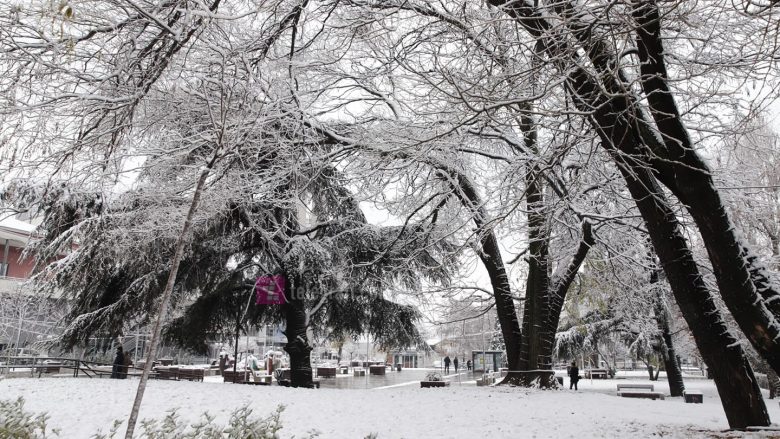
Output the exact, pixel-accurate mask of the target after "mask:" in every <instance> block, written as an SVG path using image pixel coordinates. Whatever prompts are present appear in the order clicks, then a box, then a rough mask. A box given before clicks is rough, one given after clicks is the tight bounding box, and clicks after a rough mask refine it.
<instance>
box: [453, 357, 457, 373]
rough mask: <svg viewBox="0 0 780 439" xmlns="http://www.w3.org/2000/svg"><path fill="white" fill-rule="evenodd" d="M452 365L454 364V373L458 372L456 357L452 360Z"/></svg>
mask: <svg viewBox="0 0 780 439" xmlns="http://www.w3.org/2000/svg"><path fill="white" fill-rule="evenodd" d="M452 365H453V366H455V373H458V357H455V359H454V360H452Z"/></svg>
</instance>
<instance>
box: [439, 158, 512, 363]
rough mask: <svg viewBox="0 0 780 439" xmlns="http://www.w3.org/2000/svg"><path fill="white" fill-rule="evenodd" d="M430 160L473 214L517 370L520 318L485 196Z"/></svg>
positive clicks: (462, 177) (508, 351)
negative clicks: (487, 212)
mask: <svg viewBox="0 0 780 439" xmlns="http://www.w3.org/2000/svg"><path fill="white" fill-rule="evenodd" d="M429 164H430V165H431V166H433V167H435V168H437V169H438V172H439V173H440V174H441V175H442V176H443V177H445V178H446V179H447V181H448V182H449V183H450V187H451V188H452V190H453V192H454V193H455V195H456V196H457V197H458V199H459V200H460V202H461V204H462V205H463V206H464V207H466V208H467V209H468V210H469V211H470V212H471V214H472V220H473V221H474V225H476V226H477V234H478V236H479V244H480V247H479V249H478V251H477V253H478V255H479V259H480V260H481V261H482V264H483V265H484V266H485V270H486V271H487V272H488V276H489V278H490V285H491V287H492V288H493V300H494V301H495V303H496V313H497V315H498V322H499V325H500V326H501V334H502V335H503V337H504V345H505V346H506V354H507V362H508V366H509V369H510V370H515V369H517V368H518V361H519V359H520V353H519V348H520V334H521V332H520V322H519V321H518V319H517V311H516V310H515V302H514V298H513V297H512V288H511V285H510V284H509V275H508V274H507V272H506V267H504V261H503V258H502V257H501V250H500V248H499V246H498V240H497V239H496V234H495V232H494V231H493V227H492V225H491V224H490V222H489V221H488V218H487V214H486V213H485V210H484V208H483V207H482V199H481V197H480V196H479V193H478V192H477V190H476V188H475V187H474V185H473V184H472V182H471V180H470V179H469V178H468V177H467V176H466V175H464V174H462V173H460V172H458V171H457V170H455V169H452V168H450V167H448V166H446V165H444V164H441V163H434V162H432V163H429Z"/></svg>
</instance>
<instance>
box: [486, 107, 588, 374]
mask: <svg viewBox="0 0 780 439" xmlns="http://www.w3.org/2000/svg"><path fill="white" fill-rule="evenodd" d="M521 122H522V127H521V128H522V131H523V137H524V146H525V148H526V149H527V150H528V152H531V153H537V152H538V145H537V144H536V142H537V132H536V125H535V123H534V121H533V119H532V118H531V116H530V115H528V114H523V115H522V116H521ZM541 177H542V171H541V168H540V166H539V165H538V164H534V165H532V166H531V167H530V168H529V170H528V172H527V173H526V176H525V183H526V188H525V195H526V208H527V218H528V253H529V260H528V278H527V280H526V289H525V305H524V307H523V324H522V331H521V337H520V360H519V362H518V368H511V367H510V370H509V373H508V374H507V376H506V378H505V379H504V380H503V381H502V382H501V384H513V385H522V386H532V387H541V388H551V387H552V388H554V387H557V386H558V382H557V381H556V380H555V377H554V376H553V375H552V374H550V373H549V372H548V371H550V370H552V353H553V347H554V344H555V333H556V331H557V329H558V322H559V321H560V317H561V310H562V309H563V304H564V301H565V298H566V294H567V292H568V290H569V287H570V286H571V283H572V282H573V281H574V277H575V276H576V274H577V271H578V270H579V268H580V266H581V265H582V262H583V261H584V260H585V256H586V255H587V253H588V250H590V247H591V246H592V245H593V236H592V232H591V227H590V223H588V222H587V221H583V223H582V241H581V242H580V245H579V246H578V248H577V250H576V252H575V254H574V255H573V256H572V258H571V260H570V261H569V262H568V263H567V264H564V265H563V269H561V270H559V273H556V275H555V276H554V277H551V276H550V231H549V229H548V226H547V217H546V214H545V212H544V210H545V204H544V190H543V184H542V178H541Z"/></svg>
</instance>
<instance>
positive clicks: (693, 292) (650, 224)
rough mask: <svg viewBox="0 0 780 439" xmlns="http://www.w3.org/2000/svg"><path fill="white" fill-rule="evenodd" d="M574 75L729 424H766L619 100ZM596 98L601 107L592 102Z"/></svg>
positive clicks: (746, 370)
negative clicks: (603, 95)
mask: <svg viewBox="0 0 780 439" xmlns="http://www.w3.org/2000/svg"><path fill="white" fill-rule="evenodd" d="M574 75H575V76H574V77H573V78H572V80H573V81H572V82H573V84H572V85H573V86H574V88H573V90H572V93H573V95H574V97H575V100H576V102H578V106H579V107H580V108H585V109H591V108H597V110H596V111H595V112H594V115H593V118H592V120H593V124H594V126H595V127H596V129H597V131H598V133H599V136H600V137H601V139H602V145H603V146H604V147H605V148H607V150H608V151H609V152H610V153H611V154H612V157H613V159H614V160H615V162H616V164H617V165H618V168H619V169H620V172H621V174H623V178H624V179H625V181H626V185H627V187H628V189H629V191H630V193H631V196H632V198H633V199H634V201H635V202H636V204H637V207H638V208H639V211H640V212H641V214H642V217H643V218H644V220H645V224H646V225H647V228H648V232H649V234H650V238H651V240H652V242H653V246H654V247H655V251H656V254H657V255H658V257H659V258H660V260H661V265H662V267H663V269H664V272H665V273H666V277H667V279H668V280H669V284H670V285H671V287H672V291H673V293H674V296H675V299H676V300H677V303H678V304H679V306H680V309H681V311H682V313H683V316H684V317H685V320H686V322H687V323H688V327H689V328H690V329H691V332H692V333H693V336H694V339H695V340H696V345H697V346H698V348H699V351H700V352H701V354H702V357H703V358H704V359H705V361H706V362H707V365H708V366H709V367H710V370H711V371H712V374H713V377H714V378H715V385H716V386H717V388H718V393H719V394H720V397H721V402H722V403H723V408H724V410H725V412H726V417H727V418H728V421H729V425H730V426H731V427H732V428H744V427H747V426H750V425H758V426H766V425H769V423H770V421H769V415H768V414H767V411H766V406H765V405H764V401H763V399H762V397H761V392H760V390H759V388H758V383H757V381H756V378H755V376H754V375H753V370H752V368H751V367H750V365H749V363H748V361H747V358H746V356H745V354H744V352H743V350H742V347H741V346H740V345H739V343H738V342H737V340H736V338H734V336H733V335H732V334H731V332H730V331H729V329H728V328H727V327H726V325H725V323H724V319H723V317H722V316H721V314H720V311H719V310H718V308H717V306H716V305H715V301H714V299H713V297H712V295H711V294H710V291H709V290H708V289H707V286H706V284H705V283H704V279H703V278H702V276H701V274H700V273H699V269H698V266H697V265H696V262H695V261H694V258H693V253H692V252H691V250H690V249H689V248H688V244H687V242H686V241H685V238H684V236H683V235H682V226H681V225H680V224H679V222H678V221H677V218H676V216H675V214H674V211H673V210H672V209H671V207H670V206H669V203H668V202H667V201H666V198H665V196H664V195H663V192H662V190H661V188H660V187H659V186H658V184H657V182H656V180H655V178H654V177H653V175H652V174H651V172H650V170H649V169H648V168H647V166H645V165H644V163H642V162H637V161H635V157H638V152H639V151H638V148H637V147H636V144H635V143H634V142H635V139H634V138H633V136H632V132H631V127H630V126H629V125H628V123H627V121H626V119H625V118H624V117H622V116H621V115H623V114H625V102H624V101H623V98H621V97H612V98H609V99H608V100H607V101H606V102H604V101H601V102H598V101H600V99H598V98H594V96H598V95H600V90H596V89H593V88H592V83H591V82H590V79H589V77H588V76H587V75H585V72H581V74H580V72H575V73H574ZM583 98H584V99H583ZM596 102H598V103H599V104H600V105H593V104H594V103H596Z"/></svg>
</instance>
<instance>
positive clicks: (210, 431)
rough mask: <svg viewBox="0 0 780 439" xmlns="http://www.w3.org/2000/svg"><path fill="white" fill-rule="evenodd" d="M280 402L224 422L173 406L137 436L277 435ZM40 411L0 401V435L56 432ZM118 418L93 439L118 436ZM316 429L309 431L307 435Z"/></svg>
mask: <svg viewBox="0 0 780 439" xmlns="http://www.w3.org/2000/svg"><path fill="white" fill-rule="evenodd" d="M283 411H284V406H283V405H280V406H279V407H277V408H276V410H275V411H274V412H273V413H272V414H271V415H269V416H268V417H266V418H257V417H253V416H252V409H250V408H249V407H241V408H239V409H237V410H236V411H234V412H233V413H232V414H231V415H230V421H229V422H228V424H227V425H226V426H223V425H217V424H214V417H213V416H211V415H209V414H208V413H204V414H203V419H202V420H201V421H200V422H196V423H193V424H191V425H190V424H188V423H187V422H185V421H182V420H181V418H180V417H179V415H178V414H177V413H176V411H175V410H173V411H171V412H169V413H168V414H167V415H166V416H165V417H164V418H163V419H161V420H156V419H152V420H144V421H143V422H142V423H141V424H142V431H143V432H142V433H141V436H140V437H141V438H145V439H189V438H192V439H196V438H197V439H249V438H252V439H279V438H280V436H279V434H278V433H279V430H281V429H282V422H281V414H282V412H283ZM47 419H48V416H47V415H46V414H45V413H44V414H33V413H30V412H27V411H25V410H24V399H23V398H19V399H17V400H16V401H0V439H4V438H14V439H17V438H18V439H45V438H47V437H55V436H59V432H58V431H57V430H56V429H52V430H48V431H47V426H46V420H47ZM122 424H123V422H122V421H115V422H114V425H113V426H112V427H111V429H110V431H109V432H108V433H101V432H98V433H96V434H95V435H94V436H92V437H93V439H113V438H116V437H118V435H119V436H122V435H123V433H120V432H119V429H120V427H121V426H122ZM316 436H317V433H311V434H310V436H309V437H310V438H312V437H316Z"/></svg>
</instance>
